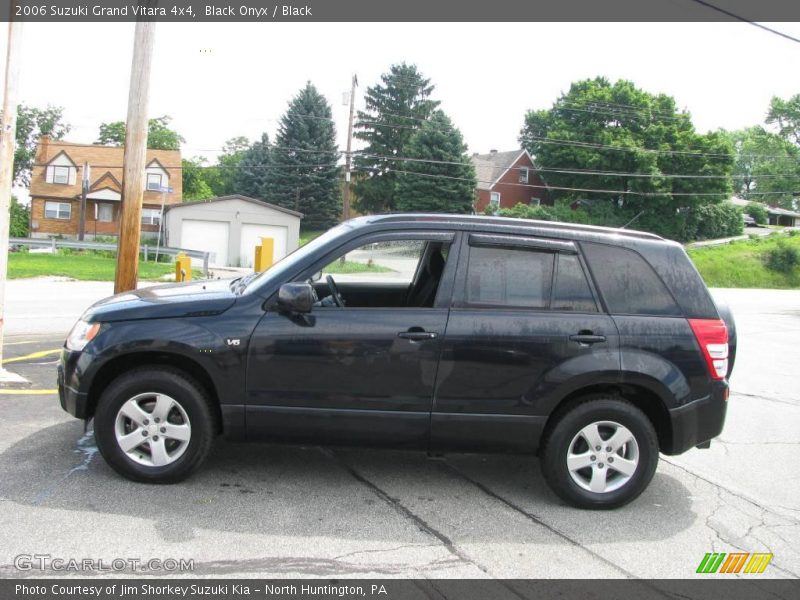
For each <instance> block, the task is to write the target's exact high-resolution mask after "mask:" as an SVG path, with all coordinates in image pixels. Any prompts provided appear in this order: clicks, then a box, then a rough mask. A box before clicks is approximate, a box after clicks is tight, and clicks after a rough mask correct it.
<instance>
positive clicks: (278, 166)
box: [266, 82, 341, 229]
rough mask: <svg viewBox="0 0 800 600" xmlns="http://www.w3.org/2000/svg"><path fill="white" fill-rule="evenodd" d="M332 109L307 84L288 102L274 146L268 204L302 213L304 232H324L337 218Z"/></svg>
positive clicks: (338, 187)
mask: <svg viewBox="0 0 800 600" xmlns="http://www.w3.org/2000/svg"><path fill="white" fill-rule="evenodd" d="M332 117H333V113H332V111H331V107H330V104H328V101H327V100H326V99H325V97H324V96H322V94H320V93H319V91H317V88H316V87H314V86H313V85H312V84H311V82H308V83H307V84H306V86H305V87H304V88H303V89H301V90H300V91H299V92H298V94H297V95H296V96H295V97H294V98H293V99H292V100H291V102H289V108H288V109H287V111H286V113H285V114H284V115H283V117H282V118H281V121H280V124H279V125H278V135H277V137H276V140H275V145H274V146H273V147H272V168H270V169H269V170H268V174H267V178H266V181H267V187H266V190H267V195H266V198H267V200H268V201H269V202H272V203H274V204H277V205H278V206H283V207H284V208H289V209H292V210H297V211H299V212H301V213H303V227H306V228H309V229H327V228H328V227H331V226H332V225H334V224H336V222H337V221H338V219H339V216H340V214H341V193H340V192H341V182H340V181H339V168H338V167H337V166H336V161H337V159H338V158H339V152H338V149H337V146H336V127H335V126H334V124H333V120H332Z"/></svg>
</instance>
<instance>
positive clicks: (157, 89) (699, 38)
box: [0, 23, 800, 160]
mask: <svg viewBox="0 0 800 600" xmlns="http://www.w3.org/2000/svg"><path fill="white" fill-rule="evenodd" d="M770 25H771V26H773V27H774V28H776V29H779V30H781V31H784V32H786V33H789V34H791V35H794V36H795V37H800V23H777V24H770ZM133 30H134V24H133V23H111V24H97V23H81V24H70V25H64V24H57V23H28V24H26V25H25V29H24V34H23V36H24V37H23V48H22V53H23V58H22V69H21V80H20V99H21V101H22V102H24V103H26V104H28V105H32V106H45V105H48V104H51V105H55V106H62V107H64V109H65V110H64V116H65V119H66V121H67V122H68V123H70V124H71V126H72V129H71V131H70V133H69V134H68V135H67V136H66V138H65V139H67V140H69V141H73V142H84V143H91V142H93V141H95V140H96V138H97V130H98V126H99V125H100V123H103V122H108V121H117V120H123V119H124V118H125V114H126V110H127V99H128V81H129V77H130V60H131V54H132V44H133ZM5 35H6V32H5V29H4V28H3V30H2V34H0V44H2V45H0V48H2V51H0V59H1V60H3V61H5V56H4V52H5ZM403 61H405V62H407V63H415V64H416V65H417V66H418V67H419V69H420V70H421V71H422V73H423V74H425V75H426V76H427V77H429V78H430V79H431V81H432V83H433V84H434V85H435V86H436V89H435V92H434V98H435V99H437V100H440V101H441V103H442V104H441V108H442V109H443V110H444V111H445V112H447V113H448V115H450V117H451V118H452V119H453V121H454V123H455V124H456V126H458V127H459V128H460V129H461V131H462V132H463V134H464V138H465V141H466V143H467V144H468V146H469V151H470V152H481V153H483V152H488V151H489V150H491V149H497V150H500V151H503V150H511V149H515V148H517V147H518V141H517V138H518V135H519V131H520V129H521V127H522V124H523V119H524V115H525V112H526V111H528V110H530V109H542V108H548V107H550V106H551V105H552V103H553V102H554V101H555V100H556V99H557V98H558V96H559V95H560V94H561V93H562V92H565V91H566V90H567V89H568V88H569V85H570V83H571V82H573V81H576V80H580V79H585V78H590V77H595V76H598V75H603V76H605V77H607V78H609V79H611V80H612V81H613V80H616V79H629V80H631V81H633V82H634V83H635V84H636V85H637V86H638V87H640V88H642V89H644V90H647V91H649V92H653V93H661V92H663V93H666V94H669V95H672V96H673V97H675V99H676V101H677V104H678V106H679V107H681V108H685V109H687V110H688V111H689V112H690V113H691V114H692V117H693V121H694V123H695V126H696V127H697V129H698V130H700V131H707V130H715V129H718V128H721V127H722V128H726V129H737V128H742V127H747V126H751V125H756V124H762V123H763V121H764V117H765V114H766V111H767V108H768V105H769V101H770V98H771V97H772V96H774V95H777V96H781V97H784V98H788V97H789V96H791V95H794V94H797V93H800V80H798V75H797V69H796V65H797V64H798V62H799V61H800V44H797V43H794V42H791V41H789V40H786V39H784V38H781V37H779V36H777V35H774V34H771V33H769V32H766V31H763V30H761V29H759V28H756V27H753V26H752V25H749V24H746V23H446V24H434V23H280V24H275V23H235V24H221V23H203V24H200V23H195V24H173V23H159V24H158V25H157V27H156V45H155V51H154V58H153V69H152V75H151V88H150V89H151V93H150V102H149V113H150V116H151V117H157V116H162V115H169V116H170V117H172V119H173V120H172V126H173V128H174V129H176V130H177V131H178V132H179V133H180V134H181V135H182V136H183V137H184V138H185V140H186V143H185V144H184V146H183V148H182V153H183V156H184V157H186V158H190V157H193V156H206V157H209V158H210V159H212V160H213V158H214V157H215V156H216V154H217V153H218V152H220V151H221V149H222V146H223V144H224V142H225V141H226V140H227V139H229V138H232V137H234V136H240V135H244V136H247V137H248V138H250V139H251V140H252V139H255V138H257V137H259V136H260V135H261V133H262V132H264V131H266V132H267V133H269V135H270V138H271V139H274V134H275V131H276V128H277V121H278V119H279V118H280V116H281V115H282V114H283V112H284V111H285V110H286V107H287V103H288V101H289V100H290V99H291V98H292V96H294V95H295V94H296V93H297V91H298V90H299V89H300V88H301V87H302V86H303V85H305V82H306V81H311V82H313V83H314V84H315V85H316V86H317V88H318V89H319V90H320V91H321V93H322V94H324V95H325V96H326V97H327V98H328V100H329V101H330V103H331V105H332V108H333V114H334V117H335V119H336V125H337V133H338V137H339V144H340V148H342V149H344V146H345V138H346V130H347V112H348V107H347V106H346V105H345V104H344V103H343V95H344V93H345V92H347V91H348V90H349V85H350V78H351V76H352V74H356V75H357V76H358V80H359V83H360V86H361V87H360V88H359V90H357V92H356V107H357V108H359V107H360V105H361V103H362V93H363V91H364V89H365V88H366V87H367V86H370V85H373V84H374V83H376V82H377V81H378V79H379V77H380V75H381V73H383V72H385V71H386V70H388V67H389V65H391V64H393V63H398V62H403Z"/></svg>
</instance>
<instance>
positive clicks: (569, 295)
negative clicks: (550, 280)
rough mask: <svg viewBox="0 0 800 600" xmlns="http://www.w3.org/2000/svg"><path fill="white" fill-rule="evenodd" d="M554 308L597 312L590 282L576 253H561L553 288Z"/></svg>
mask: <svg viewBox="0 0 800 600" xmlns="http://www.w3.org/2000/svg"><path fill="white" fill-rule="evenodd" d="M551 308H552V309H553V310H571V311H576V312H596V311H597V305H596V304H595V302H594V298H593V297H592V291H591V289H590V288H589V282H588V281H587V280H586V275H585V274H584V272H583V268H582V267H581V263H580V260H578V257H577V256H575V255H574V254H560V255H559V256H558V269H557V271H556V287H555V290H553V304H552V306H551Z"/></svg>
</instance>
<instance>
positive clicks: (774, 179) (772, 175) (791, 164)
mask: <svg viewBox="0 0 800 600" xmlns="http://www.w3.org/2000/svg"><path fill="white" fill-rule="evenodd" d="M727 135H728V137H729V139H730V141H731V143H732V145H733V149H734V153H735V162H734V166H733V190H734V193H736V195H737V196H739V197H741V198H745V199H746V200H754V201H757V202H765V203H768V204H777V205H779V206H782V207H784V208H788V209H792V208H793V204H792V202H793V199H792V191H795V190H797V189H798V187H800V186H799V185H798V184H800V147H798V146H795V145H794V144H793V143H791V142H790V141H788V140H786V139H784V138H783V137H782V136H780V135H778V134H775V133H771V132H769V131H767V130H765V129H764V128H763V127H760V126H755V127H750V128H748V129H743V130H740V131H733V132H730V133H728V134H727ZM778 192H783V193H778Z"/></svg>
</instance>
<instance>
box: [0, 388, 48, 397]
mask: <svg viewBox="0 0 800 600" xmlns="http://www.w3.org/2000/svg"><path fill="white" fill-rule="evenodd" d="M57 393H58V390H9V389H2V390H0V396H15V395H20V396H49V395H51V394H57Z"/></svg>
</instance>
